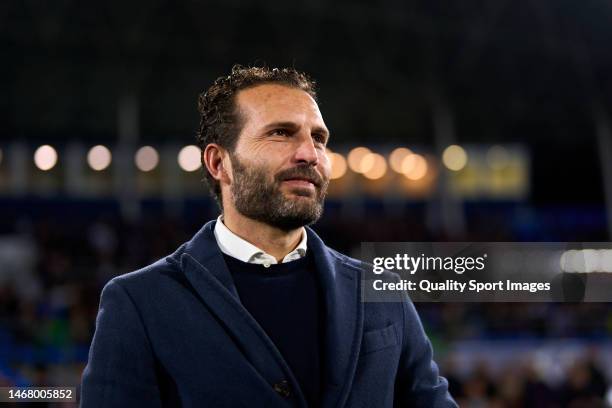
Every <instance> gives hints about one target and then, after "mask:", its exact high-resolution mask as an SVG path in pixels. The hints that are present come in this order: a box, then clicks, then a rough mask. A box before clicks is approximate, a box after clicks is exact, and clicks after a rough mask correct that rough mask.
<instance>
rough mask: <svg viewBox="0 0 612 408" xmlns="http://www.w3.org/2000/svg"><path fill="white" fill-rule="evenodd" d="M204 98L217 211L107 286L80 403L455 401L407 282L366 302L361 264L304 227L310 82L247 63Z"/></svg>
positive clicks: (322, 130) (323, 172)
mask: <svg viewBox="0 0 612 408" xmlns="http://www.w3.org/2000/svg"><path fill="white" fill-rule="evenodd" d="M199 110H200V114H201V123H200V130H199V133H198V142H199V144H200V146H201V148H202V164H203V166H204V167H205V174H206V180H207V182H208V184H209V186H210V187H211V190H212V192H213V193H214V195H215V197H216V199H217V200H218V203H219V205H220V207H221V210H222V215H221V216H220V217H219V218H218V219H217V220H215V221H210V222H208V223H207V224H206V225H204V227H203V228H202V229H201V230H200V231H199V232H198V233H197V234H196V235H195V236H194V237H193V238H192V239H191V241H189V242H187V243H185V244H183V245H182V246H181V247H180V248H179V249H178V250H177V251H176V252H175V253H174V254H172V255H170V256H168V257H166V258H164V259H161V260H159V261H158V262H156V263H154V264H152V265H150V266H148V267H146V268H144V269H142V270H139V271H136V272H132V273H129V274H126V275H123V276H120V277H117V278H115V279H113V280H111V281H110V282H109V283H108V284H107V285H106V287H105V288H104V290H103V291H102V297H101V300H100V311H99V314H98V319H97V323H96V333H95V335H94V339H93V342H92V345H91V350H90V354H89V362H88V365H87V367H86V369H85V371H84V373H83V384H82V401H81V406H82V407H85V408H89V407H115V406H117V407H119V406H120V407H161V406H164V407H270V408H273V407H307V406H309V407H392V406H422V407H447V406H455V403H454V402H453V400H452V398H451V397H450V395H449V394H448V392H447V383H446V380H444V379H443V378H441V377H439V375H438V369H437V366H436V365H435V363H434V362H433V361H432V350H431V345H430V343H429V341H428V339H427V337H426V336H425V333H424V332H423V328H422V326H421V323H420V320H419V318H418V316H417V314H416V312H415V310H414V307H413V306H412V304H411V303H410V302H409V301H408V299H407V297H406V295H405V294H402V295H398V297H399V296H404V297H403V298H398V301H397V302H387V303H366V302H362V300H361V293H362V284H363V283H362V280H363V279H364V278H365V276H363V275H362V274H364V273H365V272H364V271H362V268H360V263H359V262H358V261H357V260H354V259H351V258H349V257H347V256H345V255H342V254H340V253H338V252H336V251H334V250H332V249H330V248H328V247H326V246H325V244H324V243H323V242H322V241H321V239H320V238H319V237H318V236H317V235H316V234H315V233H314V231H312V230H311V229H310V228H308V227H306V226H307V225H310V224H312V223H314V222H315V221H316V220H317V219H318V218H319V217H320V216H321V213H322V210H323V199H324V196H325V192H326V189H327V185H328V182H329V175H330V162H329V159H328V157H327V154H326V144H327V141H328V139H329V131H328V129H327V127H326V126H325V123H324V121H323V118H322V116H321V113H320V111H319V108H318V106H317V103H316V94H315V91H314V84H313V82H312V81H311V80H310V79H309V78H308V77H307V76H306V75H304V74H302V73H299V72H297V71H295V70H293V69H280V70H279V69H272V70H271V69H267V68H243V67H240V66H238V67H234V68H233V70H232V72H231V74H230V75H229V76H228V77H226V78H219V79H218V80H217V81H216V82H215V83H214V84H213V85H212V86H211V88H210V89H209V90H208V91H207V92H206V93H204V94H203V95H201V96H200V100H199ZM382 276H383V278H384V279H386V280H389V281H395V280H397V277H396V276H395V275H392V274H387V275H382Z"/></svg>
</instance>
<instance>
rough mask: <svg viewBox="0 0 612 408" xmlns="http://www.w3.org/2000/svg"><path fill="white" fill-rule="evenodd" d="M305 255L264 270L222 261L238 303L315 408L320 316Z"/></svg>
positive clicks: (316, 287) (309, 262)
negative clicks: (251, 318)
mask: <svg viewBox="0 0 612 408" xmlns="http://www.w3.org/2000/svg"><path fill="white" fill-rule="evenodd" d="M310 252H311V251H308V252H307V255H306V256H305V257H303V258H301V259H298V260H295V261H291V262H286V263H281V264H272V265H270V267H268V268H266V267H264V266H263V265H258V264H251V263H246V262H242V261H240V260H238V259H236V258H233V257H231V256H228V255H224V258H225V262H226V263H227V267H228V269H229V271H230V272H231V274H232V277H233V278H234V283H235V284H236V289H237V290H238V296H240V300H241V302H242V304H243V305H244V307H245V308H246V309H247V310H248V311H249V313H251V315H252V316H253V317H254V318H255V320H257V322H258V323H259V325H260V326H261V327H262V328H263V329H264V331H265V332H266V333H267V334H268V336H270V339H271V340H272V341H273V342H274V344H275V345H276V347H277V348H278V350H279V351H280V352H281V354H282V355H283V357H284V359H285V361H286V362H287V364H288V365H289V367H290V368H291V370H292V372H293V374H294V375H295V377H296V378H297V380H298V382H299V384H300V386H301V388H302V391H303V392H304V395H305V396H306V399H307V400H308V403H309V405H310V406H311V407H316V406H318V404H319V401H320V393H321V373H322V367H321V361H323V360H322V358H321V353H322V350H323V347H322V339H323V336H322V334H323V333H322V326H321V316H322V315H323V314H322V313H321V310H320V309H321V306H320V305H321V303H320V301H319V297H320V295H319V292H320V290H319V285H318V282H317V274H316V271H315V269H314V268H315V264H314V262H313V259H312V255H311V254H310Z"/></svg>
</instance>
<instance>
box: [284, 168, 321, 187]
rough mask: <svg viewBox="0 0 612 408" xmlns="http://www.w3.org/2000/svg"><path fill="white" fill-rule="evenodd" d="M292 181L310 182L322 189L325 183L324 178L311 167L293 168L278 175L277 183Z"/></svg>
mask: <svg viewBox="0 0 612 408" xmlns="http://www.w3.org/2000/svg"><path fill="white" fill-rule="evenodd" d="M290 179H304V180H308V181H310V182H311V183H312V184H314V185H315V186H317V187H321V186H322V185H323V184H324V183H325V180H324V179H323V177H322V176H321V175H320V174H319V173H318V172H317V171H316V170H315V169H314V168H313V167H310V166H298V167H292V168H290V169H287V170H283V171H281V172H279V173H277V174H276V180H277V181H285V180H290Z"/></svg>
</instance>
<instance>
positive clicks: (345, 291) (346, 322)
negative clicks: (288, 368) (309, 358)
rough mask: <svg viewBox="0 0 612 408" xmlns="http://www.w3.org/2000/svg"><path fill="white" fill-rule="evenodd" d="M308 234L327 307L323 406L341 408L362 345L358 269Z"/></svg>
mask: <svg viewBox="0 0 612 408" xmlns="http://www.w3.org/2000/svg"><path fill="white" fill-rule="evenodd" d="M307 233H308V247H309V249H310V250H312V251H313V253H314V258H315V263H316V267H317V272H318V274H319V279H320V282H321V287H322V290H323V294H322V295H323V299H324V302H325V310H326V321H325V325H324V327H325V350H324V356H325V361H324V364H323V367H324V370H325V375H324V380H325V383H324V386H323V398H322V407H326V408H331V407H341V406H343V405H344V404H345V403H346V400H347V398H348V395H349V392H350V389H351V385H352V382H353V377H354V375H355V369H356V367H357V361H358V357H359V350H360V348H361V337H362V333H363V303H362V301H361V270H359V269H358V268H356V267H354V266H351V265H348V264H347V263H345V262H343V261H342V260H341V258H340V257H339V256H336V255H334V254H332V253H331V251H330V250H329V249H328V248H327V247H326V246H325V244H324V243H323V241H322V240H321V239H320V238H319V237H318V236H317V234H316V233H315V232H314V231H312V230H311V229H310V228H307Z"/></svg>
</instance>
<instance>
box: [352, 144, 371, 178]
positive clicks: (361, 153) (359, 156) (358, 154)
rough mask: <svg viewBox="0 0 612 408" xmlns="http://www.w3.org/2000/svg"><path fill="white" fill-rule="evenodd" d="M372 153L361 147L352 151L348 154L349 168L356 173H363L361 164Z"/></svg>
mask: <svg viewBox="0 0 612 408" xmlns="http://www.w3.org/2000/svg"><path fill="white" fill-rule="evenodd" d="M370 153H371V151H370V149H368V148H367V147H363V146H359V147H355V148H354V149H352V150H351V151H350V152H349V154H348V166H349V168H350V169H351V170H353V171H354V172H355V173H361V172H362V171H361V162H362V160H363V158H364V157H365V156H367V155H368V154H370Z"/></svg>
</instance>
